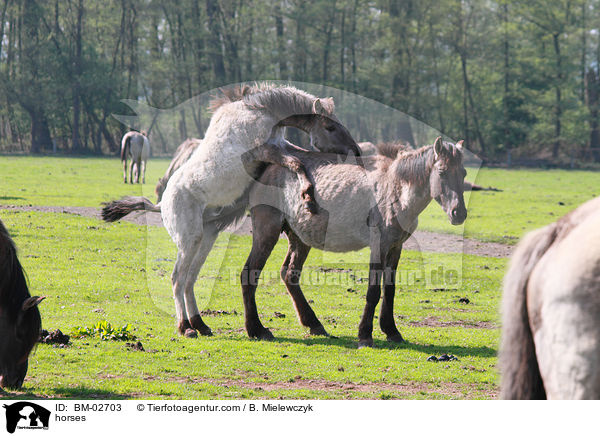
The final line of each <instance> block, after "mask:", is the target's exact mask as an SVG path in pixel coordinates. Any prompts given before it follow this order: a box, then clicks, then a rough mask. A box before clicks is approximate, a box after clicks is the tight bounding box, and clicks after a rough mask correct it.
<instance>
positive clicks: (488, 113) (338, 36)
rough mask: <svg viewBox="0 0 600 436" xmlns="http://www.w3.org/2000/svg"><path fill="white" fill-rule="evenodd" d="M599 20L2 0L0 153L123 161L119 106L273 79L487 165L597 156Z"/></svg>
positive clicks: (145, 1)
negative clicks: (459, 141)
mask: <svg viewBox="0 0 600 436" xmlns="http://www.w3.org/2000/svg"><path fill="white" fill-rule="evenodd" d="M599 24H600V2H599V1H597V0H535V1H532V0H526V1H525V0H524V1H504V0H500V1H491V0H464V1H457V0H440V1H433V0H421V1H416V0H404V1H391V0H381V1H368V0H307V1H303V0H279V1H267V0H249V1H241V0H164V1H157V0H1V1H0V35H1V38H0V41H1V45H0V150H1V151H4V152H26V153H29V152H31V153H45V152H51V151H53V150H57V151H59V152H62V153H96V154H100V153H116V152H117V148H118V145H119V140H120V136H121V134H122V133H123V132H124V129H125V126H124V125H123V124H121V123H119V122H118V121H117V120H116V119H115V118H113V117H112V114H133V113H132V112H131V110H130V109H129V108H128V107H127V106H126V105H124V104H123V103H121V100H122V99H132V100H137V101H139V102H143V103H145V104H148V105H150V106H153V107H158V108H171V107H175V106H177V105H179V104H181V103H183V102H184V101H186V100H188V99H189V98H191V97H193V96H195V95H198V94H201V93H204V92H206V91H209V90H211V89H214V88H215V87H218V86H222V85H225V84H230V83H234V82H241V81H248V80H266V79H278V80H295V81H302V82H311V83H317V84H323V85H328V86H332V87H335V88H339V89H343V90H346V91H349V92H353V93H356V94H359V95H362V96H365V97H369V98H371V99H374V100H377V101H379V102H381V103H385V104H387V105H390V106H392V107H393V108H396V109H398V110H401V111H403V112H405V113H407V114H408V115H410V116H412V117H414V118H416V119H418V120H420V121H423V122H424V123H427V124H428V125H430V126H432V127H434V128H435V129H437V130H439V131H441V132H443V133H444V134H446V135H448V136H449V137H452V138H464V139H465V140H466V143H467V144H468V147H469V148H471V149H472V150H473V151H475V152H476V153H478V154H480V155H481V156H484V157H486V158H487V159H496V160H505V159H506V156H507V151H508V150H512V152H511V154H512V155H513V156H519V157H534V158H537V159H547V160H554V161H562V162H566V161H570V160H572V159H575V160H577V161H578V162H585V161H590V160H592V159H594V160H596V161H600V138H599V137H598V105H599V101H598V100H599V91H600V79H599V73H600V72H599V65H600V62H599V61H600V42H599V41H600V33H599V32H598V27H599ZM187 129H188V127H187V126H186V123H185V122H182V123H180V125H179V126H178V132H179V135H180V138H181V139H183V138H185V137H186V136H188V132H187ZM199 130H201V129H199ZM156 133H157V132H151V134H152V135H154V137H153V141H157V140H158V138H159V136H157V135H156ZM357 139H358V140H361V139H364V138H357ZM399 139H403V140H408V141H411V138H410V137H406V138H399ZM160 150H161V147H155V150H154V152H155V153H159V152H160Z"/></svg>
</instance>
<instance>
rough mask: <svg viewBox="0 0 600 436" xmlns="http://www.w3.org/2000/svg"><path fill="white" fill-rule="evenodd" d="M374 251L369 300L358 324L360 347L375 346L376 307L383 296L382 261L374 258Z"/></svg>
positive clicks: (368, 292) (370, 268)
mask: <svg viewBox="0 0 600 436" xmlns="http://www.w3.org/2000/svg"><path fill="white" fill-rule="evenodd" d="M373 251H374V250H373V249H371V261H370V263H369V288H368V289H367V302H366V304H365V309H364V311H363V316H362V318H361V320H360V324H359V325H358V348H362V347H372V346H373V317H374V316H375V308H376V307H377V304H378V303H379V298H380V297H381V278H382V275H383V271H382V264H381V261H379V260H374V259H373V257H374V256H373Z"/></svg>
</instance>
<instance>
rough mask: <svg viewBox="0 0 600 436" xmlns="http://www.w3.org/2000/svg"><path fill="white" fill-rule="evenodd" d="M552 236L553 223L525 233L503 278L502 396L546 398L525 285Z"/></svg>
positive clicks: (554, 231) (553, 230)
mask: <svg viewBox="0 0 600 436" xmlns="http://www.w3.org/2000/svg"><path fill="white" fill-rule="evenodd" d="M555 238H556V226H555V225H554V224H551V225H549V226H547V227H544V228H542V229H539V230H536V231H534V232H531V233H529V234H528V235H527V236H525V238H523V240H522V241H521V242H520V243H519V245H518V247H517V249H516V251H515V253H514V254H513V256H512V259H511V262H510V267H509V269H508V272H507V273H506V276H505V277H504V295H503V297H502V298H503V300H502V344H501V347H500V359H499V364H500V369H501V372H502V383H501V397H502V399H506V400H510V399H513V400H525V399H545V398H546V391H545V390H544V383H543V381H542V377H541V375H540V369H539V367H538V362H537V359H536V354H535V344H534V342H533V333H532V331H531V327H530V323H529V315H528V311H527V285H528V282H529V276H530V275H531V272H532V271H533V269H534V268H535V266H536V265H537V263H538V261H539V259H540V258H541V257H542V256H543V255H544V253H546V251H547V250H548V248H549V247H550V246H551V245H552V243H553V242H554V239H555Z"/></svg>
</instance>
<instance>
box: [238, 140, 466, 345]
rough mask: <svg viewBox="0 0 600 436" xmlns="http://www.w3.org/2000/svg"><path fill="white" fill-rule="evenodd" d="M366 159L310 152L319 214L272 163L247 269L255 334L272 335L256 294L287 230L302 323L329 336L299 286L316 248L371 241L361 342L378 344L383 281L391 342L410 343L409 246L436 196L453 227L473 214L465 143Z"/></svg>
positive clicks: (290, 278)
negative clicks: (405, 264) (405, 279)
mask: <svg viewBox="0 0 600 436" xmlns="http://www.w3.org/2000/svg"><path fill="white" fill-rule="evenodd" d="M386 154H390V155H393V156H394V157H393V158H392V157H389V156H386ZM362 160H363V164H364V167H362V166H359V165H353V164H351V163H350V164H349V163H340V162H339V161H338V157H337V156H332V155H329V156H327V155H323V154H309V156H308V157H306V158H304V159H303V161H304V164H305V165H306V167H307V168H308V170H309V171H310V173H311V174H313V177H314V180H315V192H316V197H317V202H318V205H319V211H318V213H317V214H313V215H311V214H308V213H307V212H306V211H305V210H303V208H302V207H300V206H301V205H300V203H299V196H298V190H299V189H300V186H299V185H298V182H297V181H296V178H295V177H294V175H293V174H292V173H290V172H289V171H286V170H285V169H283V168H281V167H277V166H270V167H269V168H267V169H266V170H265V172H264V173H263V175H262V177H261V178H260V179H259V183H256V184H254V186H253V187H252V189H251V190H250V194H249V195H250V196H249V203H250V208H251V217H252V251H251V253H250V255H249V257H248V260H247V261H246V264H245V266H244V269H243V271H242V274H241V282H242V292H243V297H244V307H245V323H246V330H247V332H248V335H249V336H250V337H255V338H260V339H271V338H272V337H273V335H272V334H271V332H270V331H269V330H268V329H266V328H265V327H264V326H263V325H262V324H261V322H260V319H259V317H258V311H257V307H256V301H255V293H256V286H257V281H258V277H259V276H260V273H261V271H262V269H263V267H264V265H265V263H266V261H267V259H268V258H269V256H270V254H271V251H272V250H273V247H274V246H275V244H276V243H277V240H278V239H279V235H280V232H282V231H283V232H285V233H286V235H287V237H288V240H289V247H288V253H287V256H286V258H285V261H284V263H283V266H282V267H281V278H282V280H283V281H284V283H285V285H286V287H287V290H288V292H289V293H290V295H291V297H292V300H293V303H294V306H295V308H296V311H297V313H298V317H299V319H300V322H301V323H302V325H304V326H306V327H308V328H310V332H311V334H316V335H327V332H326V331H325V328H324V327H323V325H322V324H321V322H320V321H319V320H318V319H317V317H316V315H315V313H314V312H313V310H312V308H311V307H310V306H309V304H308V302H307V301H306V299H305V297H304V295H303V293H302V290H301V289H300V286H299V283H300V274H301V273H302V266H303V265H304V262H305V260H306V258H307V256H308V253H309V251H310V249H311V247H316V248H319V249H322V250H327V251H335V252H347V251H354V250H359V249H361V248H363V247H367V246H368V247H370V248H371V258H370V272H369V287H368V291H367V303H366V306H365V309H364V312H363V317H362V320H361V322H360V325H359V330H358V339H359V347H360V346H372V345H373V338H372V332H373V317H374V312H375V308H376V306H377V304H378V302H379V299H380V295H381V282H382V280H383V284H384V295H383V304H382V306H381V316H380V318H379V323H380V326H381V329H382V330H383V332H384V333H385V334H386V335H387V338H388V340H390V341H393V342H402V341H403V338H402V335H401V334H400V332H399V331H398V329H397V328H396V324H395V322H394V318H393V313H392V311H393V305H394V294H395V275H396V268H397V265H398V261H399V260H400V253H401V251H402V244H403V243H404V242H405V241H406V240H407V239H408V238H409V237H410V235H411V234H412V232H414V231H415V229H416V228H417V223H418V216H419V214H420V213H421V212H422V211H423V210H424V209H425V207H427V205H428V204H429V202H430V201H431V200H432V199H435V200H436V201H437V202H438V203H439V204H440V205H441V206H442V208H443V209H444V211H445V212H446V214H447V215H448V218H449V219H450V222H451V223H452V224H453V225H458V224H461V223H463V222H464V220H465V219H466V217H467V210H466V208H465V203H464V199H463V180H464V176H465V174H466V171H465V169H464V167H463V164H462V141H460V142H459V143H457V144H450V143H444V142H442V140H441V138H437V139H436V141H435V144H434V145H430V146H426V147H423V148H420V149H418V150H410V151H408V150H400V151H398V150H395V151H394V150H390V152H387V151H386V150H385V149H382V150H379V152H378V153H376V154H374V155H372V156H366V157H363V158H362Z"/></svg>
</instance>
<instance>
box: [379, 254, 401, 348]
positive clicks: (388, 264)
mask: <svg viewBox="0 0 600 436" xmlns="http://www.w3.org/2000/svg"><path fill="white" fill-rule="evenodd" d="M401 253H402V246H400V247H399V248H393V249H391V250H390V251H389V252H388V253H387V256H386V258H385V267H384V270H383V301H382V303H381V313H380V315H379V326H380V327H381V330H382V331H383V332H384V333H385V334H386V336H387V339H388V341H390V342H404V338H402V335H401V334H400V332H399V331H398V328H397V327H396V322H395V321H394V294H395V292H396V287H395V282H396V268H397V267H398V261H399V260H400V254H401Z"/></svg>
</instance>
